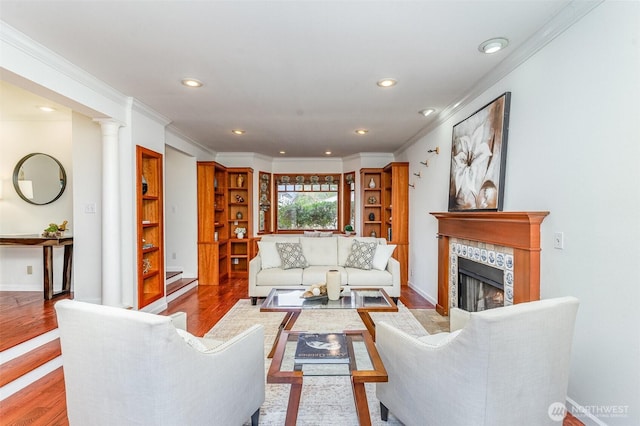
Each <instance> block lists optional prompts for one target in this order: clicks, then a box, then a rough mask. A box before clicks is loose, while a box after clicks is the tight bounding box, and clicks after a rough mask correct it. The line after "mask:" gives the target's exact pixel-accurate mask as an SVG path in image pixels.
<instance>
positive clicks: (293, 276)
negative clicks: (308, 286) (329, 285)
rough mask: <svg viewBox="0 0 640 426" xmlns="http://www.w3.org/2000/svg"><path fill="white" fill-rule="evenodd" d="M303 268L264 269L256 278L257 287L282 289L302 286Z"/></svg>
mask: <svg viewBox="0 0 640 426" xmlns="http://www.w3.org/2000/svg"><path fill="white" fill-rule="evenodd" d="M302 271H304V269H302V268H295V269H287V270H286V271H285V270H284V269H282V268H270V269H263V270H261V271H260V273H259V274H258V276H257V277H256V285H257V286H271V287H282V286H290V285H300V284H302Z"/></svg>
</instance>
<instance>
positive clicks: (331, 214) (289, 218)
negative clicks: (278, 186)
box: [278, 191, 338, 230]
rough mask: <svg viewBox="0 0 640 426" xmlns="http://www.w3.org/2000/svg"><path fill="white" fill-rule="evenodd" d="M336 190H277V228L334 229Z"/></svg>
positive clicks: (336, 211)
mask: <svg viewBox="0 0 640 426" xmlns="http://www.w3.org/2000/svg"><path fill="white" fill-rule="evenodd" d="M337 200H338V192H337V191H327V192H295V191H291V192H278V229H280V230H314V229H315V230H319V229H322V230H336V229H337V228H338V201H337Z"/></svg>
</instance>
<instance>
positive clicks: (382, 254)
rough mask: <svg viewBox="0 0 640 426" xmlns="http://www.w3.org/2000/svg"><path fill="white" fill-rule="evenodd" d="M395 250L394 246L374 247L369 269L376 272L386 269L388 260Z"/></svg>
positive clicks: (381, 245)
mask: <svg viewBox="0 0 640 426" xmlns="http://www.w3.org/2000/svg"><path fill="white" fill-rule="evenodd" d="M395 249H396V245H395V244H378V245H377V246H376V252H375V254H374V255H373V261H371V268H373V269H377V270H378V271H384V270H385V269H387V263H389V258H390V257H391V255H392V254H393V251H394V250H395Z"/></svg>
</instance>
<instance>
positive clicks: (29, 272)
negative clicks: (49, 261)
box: [27, 265, 33, 275]
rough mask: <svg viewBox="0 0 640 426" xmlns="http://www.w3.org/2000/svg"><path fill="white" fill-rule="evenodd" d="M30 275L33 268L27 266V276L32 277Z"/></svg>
mask: <svg viewBox="0 0 640 426" xmlns="http://www.w3.org/2000/svg"><path fill="white" fill-rule="evenodd" d="M32 274H33V266H31V265H27V275H32Z"/></svg>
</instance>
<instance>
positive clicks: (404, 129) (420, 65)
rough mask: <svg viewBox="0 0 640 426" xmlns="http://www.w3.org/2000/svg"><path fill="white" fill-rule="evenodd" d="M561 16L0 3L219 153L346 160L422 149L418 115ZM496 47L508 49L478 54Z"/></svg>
mask: <svg viewBox="0 0 640 426" xmlns="http://www.w3.org/2000/svg"><path fill="white" fill-rule="evenodd" d="M567 5H569V7H571V6H572V5H571V2H569V1H567V0H554V1H544V0H533V1H524V0H522V1H521V0H508V1H480V0H476V1H451V0H449V1H434V0H426V1H239V0H238V1H177V0H176V1H55V0H49V1H5V0H0V19H1V20H2V21H4V22H6V23H7V24H9V25H10V26H12V27H14V28H15V29H17V30H19V31H20V32H22V33H24V34H26V35H27V36H29V37H30V38H32V39H34V40H35V41H37V42H39V43H41V44H43V45H44V46H46V47H47V48H49V49H50V50H52V51H54V52H56V53H58V54H60V55H61V56H63V57H65V58H66V59H67V60H69V61H70V62H72V63H73V64H75V65H77V66H78V67H80V68H82V69H84V70H85V71H87V72H89V73H90V74H92V75H93V76H95V77H97V78H99V79H101V80H102V81H104V82H105V83H107V84H108V85H110V86H112V87H113V88H115V89H117V90H118V91H120V92H122V93H123V94H125V95H127V96H132V97H134V98H136V99H138V100H139V101H141V102H142V103H144V104H146V105H148V106H149V107H151V108H152V109H153V110H155V111H157V112H158V113H160V114H161V115H164V116H165V117H167V118H168V119H170V120H171V121H172V124H171V125H172V126H173V127H175V128H176V129H177V130H178V131H179V132H180V133H182V134H184V135H186V136H188V137H190V138H191V139H193V140H195V141H197V142H199V143H201V144H202V145H205V146H209V147H211V148H212V149H213V150H215V151H218V152H258V153H261V154H265V155H268V156H279V151H281V150H284V151H286V156H288V157H319V156H323V155H324V152H325V151H326V150H331V151H332V152H333V154H332V155H333V156H338V157H343V156H348V155H351V154H354V153H357V152H394V151H396V150H398V149H400V148H401V147H403V146H405V145H406V144H408V143H411V142H412V141H415V140H416V139H417V137H419V136H420V135H421V134H422V133H424V132H425V130H426V129H427V128H428V127H429V126H430V125H433V124H434V122H435V121H437V120H439V119H442V116H440V117H439V116H438V115H437V114H436V115H434V116H432V117H429V118H425V117H423V116H421V115H419V114H418V111H419V110H420V109H423V108H427V107H433V108H435V109H436V110H437V111H438V112H439V113H440V114H445V113H447V112H449V113H450V111H451V110H452V106H453V105H454V104H455V103H456V102H458V101H461V100H463V98H464V96H465V95H466V94H468V93H469V92H471V91H473V90H477V89H478V86H479V85H481V84H482V83H483V82H486V81H488V80H487V76H488V75H491V74H492V71H493V73H495V70H496V69H497V68H499V67H500V66H501V63H503V64H504V62H508V60H509V58H510V57H511V58H512V57H514V56H515V55H518V54H519V55H522V51H523V50H524V49H527V48H529V47H528V44H527V43H528V41H529V40H531V38H532V37H536V36H539V35H540V33H541V29H543V28H544V27H545V25H546V24H547V23H548V22H549V21H550V20H551V19H552V18H553V17H554V16H555V15H557V14H558V13H559V12H560V11H561V10H562V9H563V8H565V7H566V6H567ZM565 10H566V9H565ZM497 36H502V37H506V38H508V39H509V40H510V46H509V47H508V48H507V49H505V50H504V51H502V52H499V53H496V54H493V55H485V54H481V53H480V52H478V45H479V44H480V43H481V42H483V41H485V40H486V39H489V38H492V37H497ZM183 77H194V78H197V79H199V80H201V81H203V82H204V83H205V85H204V87H202V88H200V89H190V88H187V87H184V86H182V85H181V84H180V80H181V79H182V78H183ZM383 77H392V78H395V79H397V80H398V84H397V86H395V87H393V88H386V89H382V88H379V87H377V86H376V81H377V80H379V79H380V78H383ZM236 128H239V129H243V130H245V131H246V134H244V135H242V136H235V135H233V134H232V133H231V130H232V129H236ZM357 128H366V129H369V133H368V134H367V135H365V136H358V135H356V134H355V133H354V130H355V129H357Z"/></svg>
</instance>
